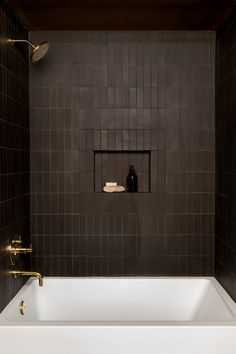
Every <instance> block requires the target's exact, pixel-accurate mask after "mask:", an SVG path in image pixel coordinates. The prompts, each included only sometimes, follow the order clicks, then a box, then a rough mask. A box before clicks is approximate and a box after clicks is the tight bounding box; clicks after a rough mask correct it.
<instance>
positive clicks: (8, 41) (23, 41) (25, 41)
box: [7, 38, 36, 49]
mask: <svg viewBox="0 0 236 354" xmlns="http://www.w3.org/2000/svg"><path fill="white" fill-rule="evenodd" d="M7 43H12V44H14V43H27V44H29V45H30V46H31V47H32V48H34V49H35V48H36V46H35V45H34V44H33V43H32V42H30V41H29V40H28V39H11V38H9V39H7Z"/></svg>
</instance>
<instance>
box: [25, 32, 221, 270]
mask: <svg viewBox="0 0 236 354" xmlns="http://www.w3.org/2000/svg"><path fill="white" fill-rule="evenodd" d="M30 38H31V40H33V41H36V42H37V41H41V40H49V41H50V51H49V52H48V55H47V56H46V57H45V58H44V59H43V60H42V61H41V62H40V63H38V64H37V65H32V66H30V126H31V215H32V219H31V232H32V243H33V248H34V253H33V257H32V263H33V264H32V267H33V268H34V269H37V270H38V271H41V272H42V273H44V274H45V275H55V276H57V275H62V276H86V275H87V276H92V275H96V276H109V275H110V276H113V275H114V276H118V275H135V276H136V275H175V276H178V275H213V274H214V212H215V203H214V192H215V182H214V172H215V130H214V128H215V126H214V124H215V110H214V107H215V101H214V100H215V87H214V86H215V33H214V32H32V33H30ZM145 154H148V155H149V156H150V158H145V156H146V155H145ZM144 155H145V156H144ZM131 161H132V162H133V161H134V166H135V168H137V172H138V176H139V191H140V193H135V194H129V193H124V194H112V195H111V194H105V193H101V192H100V191H101V185H102V184H103V183H105V180H103V178H105V177H103V176H104V175H106V176H108V177H107V178H109V179H114V178H116V179H117V180H118V181H117V182H120V183H121V182H122V183H124V176H125V175H126V174H128V168H129V163H130V162H131ZM114 166H115V167H114ZM95 168H96V171H95V170H94V169H95ZM149 181H150V183H149ZM141 192H142V193H141Z"/></svg>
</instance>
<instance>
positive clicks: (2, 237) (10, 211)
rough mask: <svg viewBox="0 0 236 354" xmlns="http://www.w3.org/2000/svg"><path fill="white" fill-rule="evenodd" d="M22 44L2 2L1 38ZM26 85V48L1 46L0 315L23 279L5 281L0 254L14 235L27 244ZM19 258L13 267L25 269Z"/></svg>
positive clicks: (21, 34) (17, 25)
mask: <svg viewBox="0 0 236 354" xmlns="http://www.w3.org/2000/svg"><path fill="white" fill-rule="evenodd" d="M9 37H10V38H16V39H19V38H27V31H26V30H25V29H24V27H23V26H22V24H21V23H20V22H19V21H18V19H17V17H16V16H15V14H14V12H13V11H12V9H11V8H10V7H9V6H8V4H7V3H6V2H5V1H0V38H9ZM28 92H29V80H28V54H27V49H26V48H25V47H14V48H13V47H11V46H9V45H8V46H7V45H0V299H1V301H0V311H1V310H2V309H3V308H4V307H5V306H6V304H7V303H8V302H9V301H10V300H11V298H12V297H13V296H14V295H15V293H16V292H17V291H18V290H19V289H20V288H21V286H22V284H23V283H24V282H25V279H21V278H19V279H13V278H10V277H9V275H7V270H8V269H9V266H10V260H9V255H6V253H5V251H4V249H5V248H6V246H7V245H8V244H9V243H10V241H11V240H12V238H13V236H14V235H15V234H18V235H21V236H22V241H23V242H24V243H25V244H28V243H30V220H29V219H30V196H29V193H30V187H29V182H30V181H29V180H30V176H29V99H28V96H29V93H28ZM28 263H29V260H28V258H27V257H24V256H23V257H22V259H21V261H20V262H19V263H18V266H19V267H21V268H23V269H27V268H28Z"/></svg>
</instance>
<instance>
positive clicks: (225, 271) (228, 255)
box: [215, 11, 236, 301]
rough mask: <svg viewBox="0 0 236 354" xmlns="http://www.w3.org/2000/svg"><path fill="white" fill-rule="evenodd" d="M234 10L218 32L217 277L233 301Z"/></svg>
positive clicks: (235, 163)
mask: <svg viewBox="0 0 236 354" xmlns="http://www.w3.org/2000/svg"><path fill="white" fill-rule="evenodd" d="M235 53H236V12H235V11H234V13H233V14H232V15H231V17H230V18H229V19H228V21H227V22H226V23H225V24H224V25H223V26H222V27H221V28H220V29H219V31H218V32H217V56H216V65H217V75H216V259H215V261H216V264H215V269H216V277H217V279H218V280H219V281H220V282H221V284H222V285H223V286H224V288H225V289H226V290H227V291H228V292H229V294H230V295H231V296H232V297H233V299H234V300H235V301H236V121H235V117H236V104H235V102H236V100H235V92H236V75H235V74H236V70H235V69H236V61H235Z"/></svg>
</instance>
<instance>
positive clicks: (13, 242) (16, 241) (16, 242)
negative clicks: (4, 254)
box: [11, 235, 22, 246]
mask: <svg viewBox="0 0 236 354" xmlns="http://www.w3.org/2000/svg"><path fill="white" fill-rule="evenodd" d="M15 236H18V239H13V240H12V241H11V244H12V246H13V245H16V246H17V245H21V244H22V239H21V236H20V235H15Z"/></svg>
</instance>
